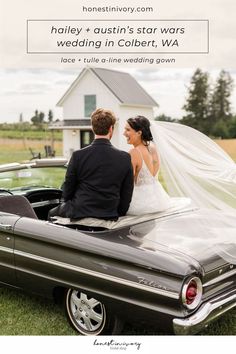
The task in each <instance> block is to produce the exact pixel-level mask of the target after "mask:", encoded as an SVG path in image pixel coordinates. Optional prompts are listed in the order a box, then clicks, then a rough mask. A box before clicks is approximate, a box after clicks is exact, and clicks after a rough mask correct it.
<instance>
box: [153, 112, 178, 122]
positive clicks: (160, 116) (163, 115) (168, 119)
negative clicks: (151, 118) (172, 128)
mask: <svg viewBox="0 0 236 354" xmlns="http://www.w3.org/2000/svg"><path fill="white" fill-rule="evenodd" d="M155 120H159V121H163V122H176V119H174V118H171V117H169V116H166V115H165V114H160V115H159V116H156V117H155Z"/></svg>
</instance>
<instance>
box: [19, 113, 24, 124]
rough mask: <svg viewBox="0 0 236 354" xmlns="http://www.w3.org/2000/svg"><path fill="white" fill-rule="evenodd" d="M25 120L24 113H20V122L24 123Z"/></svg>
mask: <svg viewBox="0 0 236 354" xmlns="http://www.w3.org/2000/svg"><path fill="white" fill-rule="evenodd" d="M23 121H24V119H23V114H22V113H20V117H19V122H20V123H23Z"/></svg>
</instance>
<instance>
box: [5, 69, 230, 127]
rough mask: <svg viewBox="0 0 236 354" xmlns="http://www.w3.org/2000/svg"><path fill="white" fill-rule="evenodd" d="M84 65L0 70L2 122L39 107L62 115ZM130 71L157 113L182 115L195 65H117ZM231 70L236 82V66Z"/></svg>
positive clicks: (212, 77)
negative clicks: (68, 93) (64, 100)
mask: <svg viewBox="0 0 236 354" xmlns="http://www.w3.org/2000/svg"><path fill="white" fill-rule="evenodd" d="M80 70H81V69H78V70H68V69H67V70H56V69H55V70H53V69H38V68H37V69H20V70H18V69H5V70H0V82H1V88H0V107H1V110H0V122H1V123H3V122H9V123H10V122H18V121H19V117H20V114H21V113H22V115H23V119H24V121H29V120H30V118H31V117H32V116H33V115H34V111H35V110H36V109H38V110H40V111H43V112H44V113H45V114H46V116H47V114H48V111H49V109H52V111H53V113H54V119H62V118H63V117H62V108H60V107H56V103H57V102H58V101H59V99H60V98H61V97H62V95H63V94H64V93H65V91H66V90H67V89H68V87H69V86H70V84H71V83H72V82H73V81H74V80H75V78H76V77H77V75H78V74H79V72H80ZM116 70H122V71H127V72H129V73H130V74H131V75H133V76H134V77H135V79H136V80H137V81H138V82H139V83H140V84H141V86H142V87H143V88H144V89H145V90H146V91H147V92H148V93H149V94H150V95H151V96H152V97H153V98H154V99H155V100H156V102H157V103H158V104H159V108H158V109H157V110H156V111H155V114H157V115H159V114H166V115H168V116H171V117H173V118H181V117H182V116H183V114H185V112H184V111H183V110H182V107H183V105H184V103H185V100H186V97H187V88H188V87H189V84H190V79H191V77H192V74H193V72H194V70H195V69H192V68H191V69H174V68H172V69H167V68H166V69H160V70H153V69H149V70H148V69H145V70H142V69H136V68H133V69H132V68H128V69H127V68H116ZM208 72H209V74H210V82H211V84H214V82H215V80H216V78H217V76H218V74H219V69H218V70H211V71H208ZM230 74H231V76H232V78H234V81H235V83H236V70H235V71H234V70H231V71H230ZM231 102H232V109H233V111H234V112H235V113H236V89H235V88H234V92H233V95H232V97H231Z"/></svg>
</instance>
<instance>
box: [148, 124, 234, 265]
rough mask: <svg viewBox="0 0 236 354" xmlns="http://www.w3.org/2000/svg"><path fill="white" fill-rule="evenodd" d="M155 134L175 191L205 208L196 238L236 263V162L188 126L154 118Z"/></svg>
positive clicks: (166, 177) (168, 180)
mask: <svg viewBox="0 0 236 354" xmlns="http://www.w3.org/2000/svg"><path fill="white" fill-rule="evenodd" d="M151 132H152V135H153V138H154V143H155V145H156V146H157V149H158V152H159V155H160V160H161V174H162V177H163V179H164V183H165V186H166V188H167V191H168V193H169V195H170V196H172V197H189V198H191V200H192V204H193V205H194V206H196V207H199V212H197V213H198V214H197V215H198V216H197V224H198V226H197V228H196V229H197V231H198V232H197V233H196V232H195V230H194V229H193V230H192V232H191V233H190V240H191V238H192V237H194V238H195V240H196V239H198V240H199V242H200V243H204V247H205V248H206V249H207V248H211V249H214V250H215V252H216V253H218V254H219V255H220V256H221V257H222V258H223V259H225V260H226V261H227V262H229V263H233V264H236V164H235V162H234V161H233V160H232V159H231V158H230V157H229V156H228V155H227V154H226V153H225V152H224V151H223V150H222V149H221V148H220V147H219V146H218V145H217V144H216V143H214V142H213V141H212V140H211V139H210V138H208V137H207V136H205V135H204V134H202V133H200V132H198V131H197V130H195V129H193V128H190V127H187V126H185V125H181V124H178V123H169V122H158V121H152V122H151ZM190 224H191V218H190ZM193 225H194V224H193ZM186 227H187V225H186ZM193 228H194V226H193ZM190 242H191V241H190Z"/></svg>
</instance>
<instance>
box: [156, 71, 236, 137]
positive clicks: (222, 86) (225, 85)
mask: <svg viewBox="0 0 236 354" xmlns="http://www.w3.org/2000/svg"><path fill="white" fill-rule="evenodd" d="M232 91H233V80H232V78H231V76H230V74H229V73H227V72H226V71H224V70H222V71H221V72H220V74H219V76H218V78H217V80H216V82H215V85H210V76H209V74H208V73H207V72H203V71H202V70H201V69H197V70H196V71H195V72H194V74H193V76H192V78H191V82H190V85H189V87H188V94H187V98H186V102H185V104H184V106H183V109H184V110H185V111H186V115H184V116H183V117H182V119H180V120H176V119H173V118H172V117H169V116H166V115H165V114H162V115H159V116H157V117H156V119H157V120H162V121H169V122H174V121H178V122H179V123H182V124H186V125H189V126H191V127H193V128H195V129H197V130H199V131H201V132H202V133H204V134H206V135H210V136H212V137H221V138H236V116H235V115H234V114H233V113H232V109H231V102H230V97H231V94H232Z"/></svg>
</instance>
